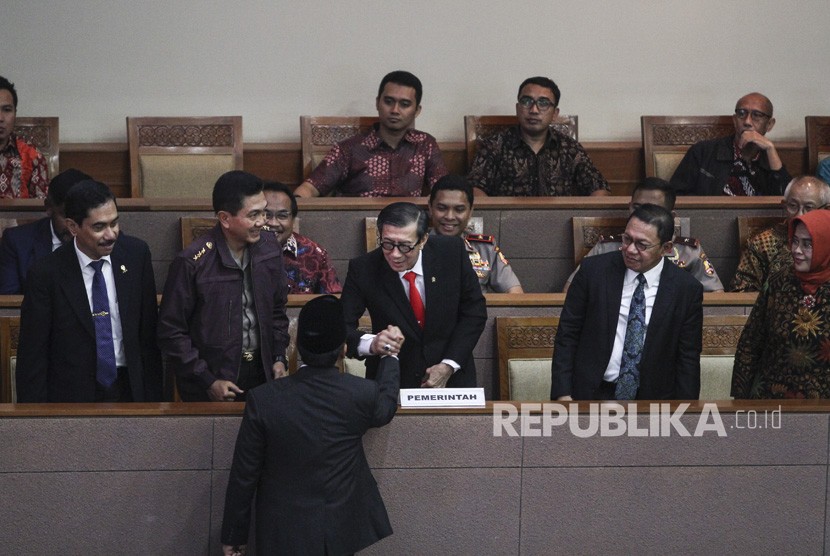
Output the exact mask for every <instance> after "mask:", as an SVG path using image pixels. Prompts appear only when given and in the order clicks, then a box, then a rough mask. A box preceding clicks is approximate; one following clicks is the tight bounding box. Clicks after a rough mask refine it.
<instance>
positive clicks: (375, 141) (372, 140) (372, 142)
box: [363, 123, 416, 150]
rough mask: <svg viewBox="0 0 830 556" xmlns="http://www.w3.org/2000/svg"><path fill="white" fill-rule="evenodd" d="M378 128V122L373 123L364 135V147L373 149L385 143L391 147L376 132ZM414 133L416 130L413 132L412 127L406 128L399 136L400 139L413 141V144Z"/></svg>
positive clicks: (408, 141)
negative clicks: (401, 135)
mask: <svg viewBox="0 0 830 556" xmlns="http://www.w3.org/2000/svg"><path fill="white" fill-rule="evenodd" d="M378 130H380V124H379V123H375V124H373V125H372V129H371V131H369V133H368V134H367V135H366V138H365V139H364V140H363V145H364V146H365V147H366V148H368V149H369V150H375V149H377V148H378V147H380V146H381V145H386V146H387V147H389V148H390V149H391V148H392V147H391V146H389V145H387V144H386V141H384V140H383V139H382V138H381V136H380V133H378ZM415 133H416V132H415V130H414V129H407V130H406V133H404V134H403V137H401V141H406V142H407V143H413V144H414V143H415V142H416V141H415ZM398 146H400V143H399V144H398Z"/></svg>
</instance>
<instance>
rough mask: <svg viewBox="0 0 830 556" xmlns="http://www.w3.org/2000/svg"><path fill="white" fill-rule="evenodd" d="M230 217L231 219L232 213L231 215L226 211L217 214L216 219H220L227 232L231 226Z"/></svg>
mask: <svg viewBox="0 0 830 556" xmlns="http://www.w3.org/2000/svg"><path fill="white" fill-rule="evenodd" d="M230 217H231V213H229V212H228V211H226V210H220V211H219V212H217V213H216V218H218V219H219V223H220V224H221V225H222V227H223V228H225V229H226V230H227V229H228V228H229V227H230V224H228V220H229V219H230Z"/></svg>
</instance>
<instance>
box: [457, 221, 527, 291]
mask: <svg viewBox="0 0 830 556" xmlns="http://www.w3.org/2000/svg"><path fill="white" fill-rule="evenodd" d="M462 237H463V238H464V246H465V247H466V248H467V254H468V255H469V256H470V263H472V265H473V270H475V273H476V276H478V283H479V284H480V285H481V291H482V292H485V293H486V292H488V291H491V292H495V293H506V292H507V291H508V290H510V288H513V287H515V286H521V283H520V282H519V279H518V278H517V277H516V274H515V273H514V272H513V267H511V266H510V263H509V262H508V261H507V259H506V258H505V256H504V254H503V253H502V252H501V249H499V247H498V245H496V240H495V238H494V237H493V236H488V235H485V234H464V235H463V236H462Z"/></svg>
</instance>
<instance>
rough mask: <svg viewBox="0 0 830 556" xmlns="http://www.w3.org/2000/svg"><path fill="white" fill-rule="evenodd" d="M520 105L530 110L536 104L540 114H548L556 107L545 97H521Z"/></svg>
mask: <svg viewBox="0 0 830 556" xmlns="http://www.w3.org/2000/svg"><path fill="white" fill-rule="evenodd" d="M519 104H521V105H522V107H523V108H524V109H525V110H530V108H531V107H532V106H533V105H534V104H535V105H536V108H538V109H539V112H547V111H548V110H550V109H551V108H552V107H553V106H554V104H553V101H552V100H550V99H549V98H545V97H539V98H533V97H521V98H520V99H519Z"/></svg>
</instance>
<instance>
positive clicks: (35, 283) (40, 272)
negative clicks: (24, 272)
mask: <svg viewBox="0 0 830 556" xmlns="http://www.w3.org/2000/svg"><path fill="white" fill-rule="evenodd" d="M44 270H45V267H44V265H36V266H35V267H34V268H32V271H31V272H30V273H29V283H28V284H27V286H28V287H27V289H26V295H25V296H24V297H23V305H22V306H21V307H20V343H19V345H18V349H17V371H16V377H15V378H16V382H17V401H18V402H19V403H38V402H46V401H48V377H49V358H50V354H51V340H50V337H51V330H52V326H51V323H52V300H53V299H52V295H51V289H52V285H51V279H50V275H49V273H48V272H45V271H44Z"/></svg>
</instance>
